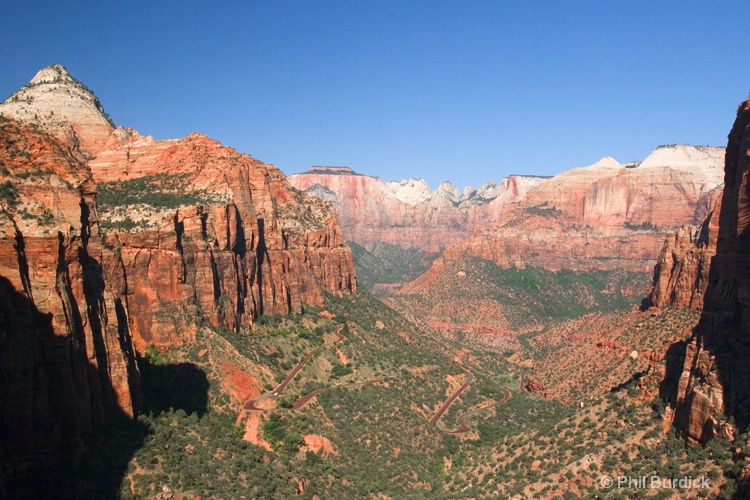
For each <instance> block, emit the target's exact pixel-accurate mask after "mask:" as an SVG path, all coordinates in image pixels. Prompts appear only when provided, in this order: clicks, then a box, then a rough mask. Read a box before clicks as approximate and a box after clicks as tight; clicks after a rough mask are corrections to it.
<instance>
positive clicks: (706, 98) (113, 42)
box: [0, 0, 750, 187]
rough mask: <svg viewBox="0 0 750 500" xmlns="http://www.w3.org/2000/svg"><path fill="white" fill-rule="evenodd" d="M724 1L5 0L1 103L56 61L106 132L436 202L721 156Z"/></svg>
mask: <svg viewBox="0 0 750 500" xmlns="http://www.w3.org/2000/svg"><path fill="white" fill-rule="evenodd" d="M746 12H747V8H746V5H745V4H744V3H742V2H735V1H690V0H688V1H681V2H672V1H662V2H653V1H614V0H613V1H592V2H587V1H569V2H563V1H536V2H510V1H507V2H506V1H500V0H498V1H488V2H485V1H475V2H469V1H457V2H439V1H424V2H423V1H406V0H402V1H388V0H379V1H374V0H373V1H354V0H348V1H283V2H282V1H259V2H254V1H237V2H229V1H227V2H169V1H161V2H81V1H67V2H46V1H45V2H42V1H36V0H27V1H25V2H7V5H4V6H3V16H2V18H0V60H1V61H2V66H1V67H2V72H0V99H5V98H6V97H8V96H9V95H10V94H12V93H13V92H14V91H15V90H16V89H17V88H18V87H20V86H22V85H24V84H25V83H27V82H28V81H29V80H30V79H31V78H32V77H33V76H34V74H35V73H36V71H38V70H39V69H41V68H42V67H45V66H47V65H50V64H54V63H59V64H62V65H64V66H65V67H66V68H68V70H69V71H70V72H71V74H73V76H75V77H76V78H78V79H79V80H81V81H83V82H84V83H85V84H86V85H87V86H88V87H90V88H91V89H92V90H94V92H95V93H96V94H97V96H98V97H99V98H100V100H101V101H102V103H103V105H104V107H105V109H106V111H107V112H108V113H109V114H110V115H111V116H112V118H113V119H114V121H115V122H116V123H117V124H118V125H123V126H126V127H133V128H135V129H137V130H138V131H139V132H141V133H142V134H149V135H153V136H154V137H156V138H158V139H167V138H177V137H183V136H185V135H187V134H189V133H190V132H193V131H199V132H202V133H205V134H206V135H208V136H210V137H212V138H214V139H217V140H220V141H221V142H222V143H224V144H227V145H229V146H232V147H234V148H236V149H238V150H239V151H242V152H246V153H249V154H251V155H253V156H254V157H256V158H258V159H260V160H262V161H264V162H267V163H273V164H275V165H276V166H278V167H279V168H281V169H282V170H283V171H284V172H286V173H288V174H289V173H295V172H300V171H304V170H306V169H307V168H308V167H309V166H310V165H347V166H350V167H352V168H353V169H355V170H356V171H358V172H361V173H366V174H370V175H377V176H380V177H383V178H385V179H395V180H398V179H402V178H407V177H421V178H423V179H425V180H427V181H428V183H430V185H432V186H433V187H436V186H437V185H438V184H439V182H440V181H442V180H450V181H451V182H453V183H454V184H457V185H459V186H460V187H463V186H464V185H467V184H471V185H474V186H475V187H477V186H479V185H481V184H482V183H484V182H486V181H498V180H499V179H501V178H502V177H504V176H506V175H509V174H512V173H524V174H534V175H551V174H554V173H557V172H560V171H563V170H566V169H569V168H572V167H576V166H584V165H588V164H591V163H593V162H595V161H596V160H597V159H599V158H600V157H602V156H605V155H610V156H614V157H615V158H616V159H617V160H619V161H620V162H626V161H631V160H638V159H643V158H644V157H645V156H647V155H648V154H649V152H650V151H651V150H652V149H653V148H654V147H656V146H657V145H660V144H672V143H689V144H699V145H706V144H708V145H718V146H723V145H725V144H726V136H727V133H728V131H729V128H730V126H731V124H732V121H733V120H734V114H735V111H736V106H737V104H738V103H739V102H740V101H741V100H743V99H746V98H747V96H748V91H750V64H748V62H747V60H746V57H745V55H746V40H747V28H746V26H747V23H746V22H745V21H744V20H743V18H744V17H745V13H746Z"/></svg>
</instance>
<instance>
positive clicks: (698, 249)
mask: <svg viewBox="0 0 750 500" xmlns="http://www.w3.org/2000/svg"><path fill="white" fill-rule="evenodd" d="M720 211H721V199H719V200H718V201H717V204H716V208H715V209H714V210H712V211H711V212H710V213H709V215H708V217H707V218H706V220H705V221H704V222H703V224H702V225H700V226H684V227H682V228H680V229H679V230H678V231H677V232H676V233H675V234H674V235H672V236H670V237H667V239H666V241H665V242H664V247H662V250H661V254H659V259H658V260H657V262H656V266H655V268H654V286H653V288H652V289H651V293H650V295H649V299H648V300H649V304H650V305H653V306H655V307H664V306H671V307H676V308H690V309H695V310H701V309H702V308H703V299H704V295H705V293H706V288H707V287H708V273H709V269H710V267H711V258H712V257H713V255H714V254H715V253H716V238H717V233H718V229H719V228H718V219H719V217H718V213H719V212H720ZM714 214H716V216H714Z"/></svg>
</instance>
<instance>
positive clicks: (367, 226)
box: [289, 167, 545, 252]
mask: <svg viewBox="0 0 750 500" xmlns="http://www.w3.org/2000/svg"><path fill="white" fill-rule="evenodd" d="M544 180H545V178H543V177H533V176H515V175H514V176H510V177H507V178H505V179H503V180H502V181H501V182H500V184H497V185H496V184H495V183H491V182H490V183H487V184H485V185H483V186H482V187H480V188H479V189H474V188H472V187H471V186H467V187H466V188H465V189H464V190H463V191H460V190H459V189H458V188H457V187H456V186H454V185H453V184H451V183H450V182H443V183H442V184H441V185H440V186H439V187H438V189H436V190H432V189H431V188H430V187H429V186H428V185H427V183H426V182H425V181H423V180H422V179H408V180H402V181H384V180H383V179H380V178H379V177H371V176H367V175H360V174H357V173H355V172H354V171H352V170H351V169H348V168H342V167H313V168H311V169H310V170H309V171H308V172H305V173H302V174H294V175H291V176H290V177H289V181H290V182H291V183H292V185H293V186H295V187H296V188H298V189H301V190H303V191H306V192H307V193H309V194H311V195H313V196H316V197H317V198H320V199H323V200H326V201H328V202H330V203H331V204H332V205H333V206H334V207H335V208H336V210H337V212H338V214H339V218H340V221H341V227H342V230H343V231H344V236H345V237H346V239H347V240H351V241H355V242H357V243H359V244H360V245H363V246H366V245H369V244H372V243H390V244H393V245H399V246H401V247H403V248H419V249H422V250H425V251H428V252H438V251H440V250H442V249H444V248H445V247H446V246H447V245H448V244H449V243H451V242H453V241H456V240H461V239H467V238H469V237H470V236H471V234H472V233H473V232H474V231H475V230H477V229H482V228H486V227H489V224H490V223H491V222H492V221H493V220H496V219H497V218H498V216H499V214H500V213H501V212H502V211H503V209H504V207H505V206H506V205H508V204H509V203H514V202H517V201H519V200H520V199H521V198H523V196H524V195H525V194H526V192H527V191H528V190H529V189H531V188H532V187H534V186H536V185H538V184H540V183H541V182H543V181H544Z"/></svg>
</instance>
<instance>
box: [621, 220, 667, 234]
mask: <svg viewBox="0 0 750 500" xmlns="http://www.w3.org/2000/svg"><path fill="white" fill-rule="evenodd" d="M624 225H625V227H626V228H627V229H630V230H631V231H652V232H654V233H658V232H659V226H657V225H656V224H652V223H651V222H648V221H646V222H644V223H643V224H631V223H630V222H627V221H626V222H625V224H624Z"/></svg>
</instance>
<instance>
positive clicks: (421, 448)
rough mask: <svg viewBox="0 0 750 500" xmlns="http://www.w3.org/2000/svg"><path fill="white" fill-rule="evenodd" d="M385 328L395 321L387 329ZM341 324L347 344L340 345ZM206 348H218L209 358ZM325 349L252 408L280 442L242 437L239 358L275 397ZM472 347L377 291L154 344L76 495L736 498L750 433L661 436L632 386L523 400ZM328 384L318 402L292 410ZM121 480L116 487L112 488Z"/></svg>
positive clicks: (595, 283)
mask: <svg viewBox="0 0 750 500" xmlns="http://www.w3.org/2000/svg"><path fill="white" fill-rule="evenodd" d="M558 274H559V273H558ZM586 276H588V277H585V278H583V277H581V276H578V277H577V278H576V280H577V281H580V282H587V281H588V283H587V286H590V287H592V289H596V288H597V287H600V288H602V287H604V288H606V283H607V280H606V279H604V278H605V276H604V275H602V276H600V275H597V274H589V275H586ZM543 277H544V276H542V275H540V274H536V273H533V272H532V273H528V274H527V273H524V272H520V273H518V272H517V274H515V275H514V276H511V275H508V280H509V281H513V280H515V281H514V282H516V283H518V284H520V285H519V288H520V289H529V290H531V289H537V290H538V288H540V287H544V286H547V285H548V284H549V283H550V282H551V280H552V278H551V277H549V276H547V278H545V279H541V278H543ZM532 278H533V279H532ZM554 279H558V280H561V281H562V282H566V283H568V282H569V281H570V280H571V279H573V278H572V276H567V275H565V274H563V275H561V276H557V277H556V278H554ZM535 280H536V281H535ZM324 310H325V311H327V312H326V313H325V314H322V313H323V311H324ZM329 316H332V318H331V319H329ZM658 319H659V318H654V321H657V320H658ZM377 321H380V322H382V323H383V324H384V328H383V329H377V328H375V327H374V325H375V323H376V322H377ZM341 325H346V327H345V328H339V327H340V326H341ZM644 328H645V327H644ZM336 331H341V333H342V334H343V335H344V336H345V340H344V341H343V342H338V343H335V344H332V343H331V342H332V341H333V339H334V338H335V337H334V333H335V332H336ZM326 340H327V341H328V342H329V343H328V344H327V345H326V344H325V341H326ZM209 346H210V348H211V352H210V354H208V355H206V356H203V355H202V356H199V355H198V351H199V350H201V349H204V348H206V347H209ZM315 347H321V348H320V349H318V351H316V354H315V355H314V356H313V358H312V359H311V360H310V361H308V363H306V364H305V365H304V367H303V368H302V370H301V371H300V372H299V375H298V376H297V377H295V379H294V380H293V381H292V382H291V383H290V384H289V386H288V387H287V389H286V391H285V392H284V394H283V395H281V397H279V398H271V399H268V400H266V401H264V404H267V407H268V410H267V411H263V412H252V413H253V415H254V418H256V419H259V426H258V427H259V433H260V436H262V438H263V439H264V440H265V442H267V443H269V444H270V448H271V450H270V451H269V450H266V449H264V448H263V447H261V446H256V445H254V444H251V443H248V442H246V441H244V440H243V439H242V438H243V435H244V434H245V427H244V420H242V419H239V420H238V418H237V416H238V415H239V414H240V406H241V404H242V402H243V400H242V399H239V400H238V399H236V396H233V395H232V394H231V393H230V392H227V390H226V388H227V385H226V384H227V373H228V372H227V366H228V364H234V365H237V366H243V367H244V368H243V369H244V370H249V371H248V373H251V374H252V376H253V377H257V379H258V383H259V384H261V385H263V386H264V387H265V390H270V389H271V388H272V387H274V386H275V384H276V383H277V382H278V380H280V379H281V378H283V377H284V376H285V375H286V374H288V372H289V371H290V370H291V368H292V367H293V366H294V365H296V364H297V363H299V362H300V361H301V359H302V358H303V357H304V356H305V355H306V353H307V352H309V351H310V350H311V349H314V348H315ZM463 348H465V344H460V343H454V342H453V341H450V340H446V339H445V338H443V337H441V336H439V335H437V334H436V333H435V332H433V331H431V330H429V329H426V328H423V327H420V326H417V325H415V324H413V323H411V322H409V321H408V320H407V319H406V318H404V317H403V316H402V315H400V314H399V313H397V312H396V311H394V310H392V309H390V308H388V307H386V306H385V305H384V304H383V303H382V302H380V301H378V300H377V299H376V298H375V297H373V296H371V295H369V294H367V293H360V294H357V295H347V296H343V297H336V296H330V295H329V296H327V297H326V304H325V305H324V306H323V307H309V308H308V309H307V311H306V312H305V314H303V315H294V316H291V317H271V318H269V319H268V320H267V321H264V324H263V325H262V326H257V327H256V328H254V329H253V330H252V331H249V332H243V333H236V332H224V331H212V330H205V329H203V330H201V331H199V332H198V335H197V337H196V341H195V342H194V343H192V344H189V345H186V346H184V347H182V348H176V349H173V350H171V351H170V352H169V353H160V352H159V351H157V350H156V349H155V348H153V347H152V346H149V347H147V348H146V351H145V354H144V356H143V358H142V359H141V362H140V365H141V374H142V377H143V379H144V387H148V388H150V389H149V390H148V391H147V392H146V393H145V394H144V398H145V404H144V406H145V411H144V413H143V414H142V415H141V416H140V417H139V418H138V420H137V422H135V423H133V424H130V425H128V426H125V427H116V426H115V427H109V428H107V429H103V430H102V431H101V432H103V433H104V434H102V435H101V436H100V438H98V439H100V441H99V442H100V443H101V444H102V445H103V444H104V443H108V444H110V446H102V447H101V449H100V448H97V447H94V448H92V454H90V455H88V456H86V457H85V458H84V460H83V462H82V466H81V468H80V469H79V471H80V472H81V473H79V474H76V475H75V476H74V480H75V481H76V484H75V485H73V486H75V488H74V489H72V490H69V491H77V492H79V493H81V494H82V496H85V493H86V492H94V491H97V492H102V491H104V492H112V494H111V496H118V495H119V496H123V497H132V496H133V495H135V496H136V497H154V496H156V495H157V494H158V493H160V492H162V491H164V490H163V488H165V487H167V488H169V489H170V490H171V491H172V492H173V493H174V495H175V496H176V497H183V496H184V497H195V496H199V495H200V496H203V497H221V498H238V497H240V496H242V495H244V496H246V497H248V498H250V497H253V498H288V497H292V496H295V495H297V493H298V489H299V487H300V485H303V486H304V494H302V495H300V496H301V497H303V498H312V497H314V496H315V495H317V496H319V497H320V498H369V497H391V498H424V497H430V498H468V497H476V498H495V497H501V498H505V497H512V496H514V495H520V497H521V498H555V497H560V498H566V497H571V495H573V492H574V493H575V495H576V497H584V498H596V497H597V496H607V495H609V493H610V492H608V491H605V490H602V489H601V487H600V483H599V477H600V476H601V475H604V474H608V475H614V476H616V475H618V474H632V475H646V476H650V475H654V474H656V475H663V476H665V477H676V476H678V475H679V476H681V475H692V476H693V477H696V476H699V475H706V476H707V477H710V478H711V481H712V490H711V492H702V493H701V494H703V493H705V494H707V495H708V496H712V495H714V496H715V495H720V496H719V497H720V498H726V495H730V494H731V492H733V491H734V488H735V486H734V480H733V478H735V477H737V474H738V470H737V468H736V466H735V465H734V464H735V460H736V458H737V456H739V457H740V459H741V460H744V455H743V453H745V449H746V448H747V444H746V442H747V440H748V436H742V440H741V439H740V438H738V440H737V441H736V442H735V443H734V444H732V445H731V448H730V444H729V443H727V442H725V441H712V442H710V443H708V444H707V445H706V446H705V447H703V446H697V447H693V448H686V447H685V446H684V443H683V441H681V440H680V439H678V438H677V437H676V436H675V435H673V434H669V435H664V434H663V432H662V431H661V425H662V424H661V416H662V414H663V412H664V411H665V404H664V402H663V401H661V400H660V399H658V398H656V399H648V398H645V397H644V395H643V394H642V393H641V392H640V389H639V388H638V386H637V385H636V383H635V382H633V383H631V384H630V385H627V386H625V387H624V388H623V389H621V390H618V391H616V392H611V393H608V394H606V395H604V396H603V397H598V398H595V399H592V400H589V401H587V402H586V407H585V408H583V409H581V408H578V407H577V406H576V407H573V406H568V405H565V404H562V403H560V402H558V401H547V400H544V399H541V398H539V397H538V396H533V395H532V396H529V395H525V394H523V393H522V392H521V391H520V390H519V387H518V383H519V371H518V368H517V367H516V366H515V365H513V364H510V363H508V362H506V361H505V360H504V359H503V357H502V356H501V355H500V354H499V353H496V352H494V351H492V350H489V349H483V348H477V347H474V348H472V349H471V352H470V354H469V355H467V356H463V357H462V363H463V364H462V365H461V366H459V365H458V364H456V362H455V361H454V360H455V358H456V352H458V350H459V349H463ZM342 357H344V358H346V360H347V362H344V361H343V360H342V359H341V358H342ZM185 360H189V363H188V362H185ZM343 369H347V373H346V374H343V375H341V376H339V374H338V373H337V372H339V371H341V370H343ZM463 369H468V370H470V371H471V373H473V374H474V376H475V380H474V381H473V382H472V383H471V385H470V386H469V388H468V389H467V390H466V391H465V392H464V393H463V394H462V395H461V396H460V397H459V398H458V399H457V400H456V401H455V402H454V404H453V405H452V406H451V407H450V409H449V410H448V411H447V412H446V413H445V414H444V415H443V417H442V418H441V420H440V421H439V423H438V427H437V428H436V427H432V426H430V425H429V424H428V421H429V419H430V418H431V417H432V416H433V415H434V414H435V411H436V410H437V408H438V407H439V406H440V405H441V404H442V403H443V402H445V401H446V399H447V397H448V395H449V394H450V393H452V392H453V391H454V390H455V389H456V388H457V387H458V385H460V384H461V383H463V382H464V381H465V380H466V376H467V375H466V373H465V372H464V370H463ZM269 376H270V377H271V378H268V377H269ZM318 389H319V390H321V392H320V393H319V394H318V395H317V397H316V398H315V399H313V400H312V401H311V402H309V403H308V404H307V405H305V406H304V407H302V408H301V409H298V410H292V409H291V406H292V404H293V402H294V401H295V400H296V399H298V398H299V397H300V396H302V395H304V394H308V393H310V392H312V391H314V390H318ZM506 389H507V390H510V391H511V398H510V399H509V400H508V401H506V402H505V403H502V404H501V405H499V406H497V407H494V408H492V409H488V410H484V411H480V412H477V413H475V414H473V415H472V416H470V417H468V418H467V419H466V424H467V425H468V426H469V427H470V428H471V432H469V433H466V434H446V433H444V432H442V431H441V430H440V429H446V430H450V429H454V428H456V427H457V423H456V418H457V417H458V416H459V415H461V414H463V413H465V412H467V411H469V410H472V409H475V408H480V407H483V406H486V405H488V404H490V403H493V402H496V401H499V400H500V399H501V398H502V397H503V394H504V390H506ZM243 418H248V415H247V414H245V416H244V417H243ZM310 435H314V436H317V438H318V439H319V440H323V441H326V442H328V443H330V448H329V449H328V451H325V449H324V450H318V451H315V450H312V449H309V448H307V447H306V446H305V437H306V436H310ZM112 443H120V445H118V446H116V447H115V446H111V444H112ZM737 449H741V450H742V451H741V452H740V454H739V455H737V453H738V452H737V451H736V450H737ZM113 464H114V465H113ZM113 469H117V472H118V473H117V474H114V475H113V474H112V470H113ZM112 477H119V480H118V482H117V483H116V484H114V485H110V486H109V487H105V486H106V485H104V484H102V483H103V482H104V481H105V479H106V478H110V479H111V478H112ZM71 480H73V479H71ZM64 484H65V483H64ZM113 488H114V489H113ZM615 493H622V494H623V495H624V496H628V495H630V494H631V493H632V491H631V490H627V491H626V490H622V491H617V492H615ZM639 493H640V492H639ZM658 493H660V492H658V491H653V492H646V494H645V496H649V495H653V494H658ZM100 494H101V493H100ZM691 494H692V493H691ZM722 495H723V496H722ZM615 498H616V497H615Z"/></svg>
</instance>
